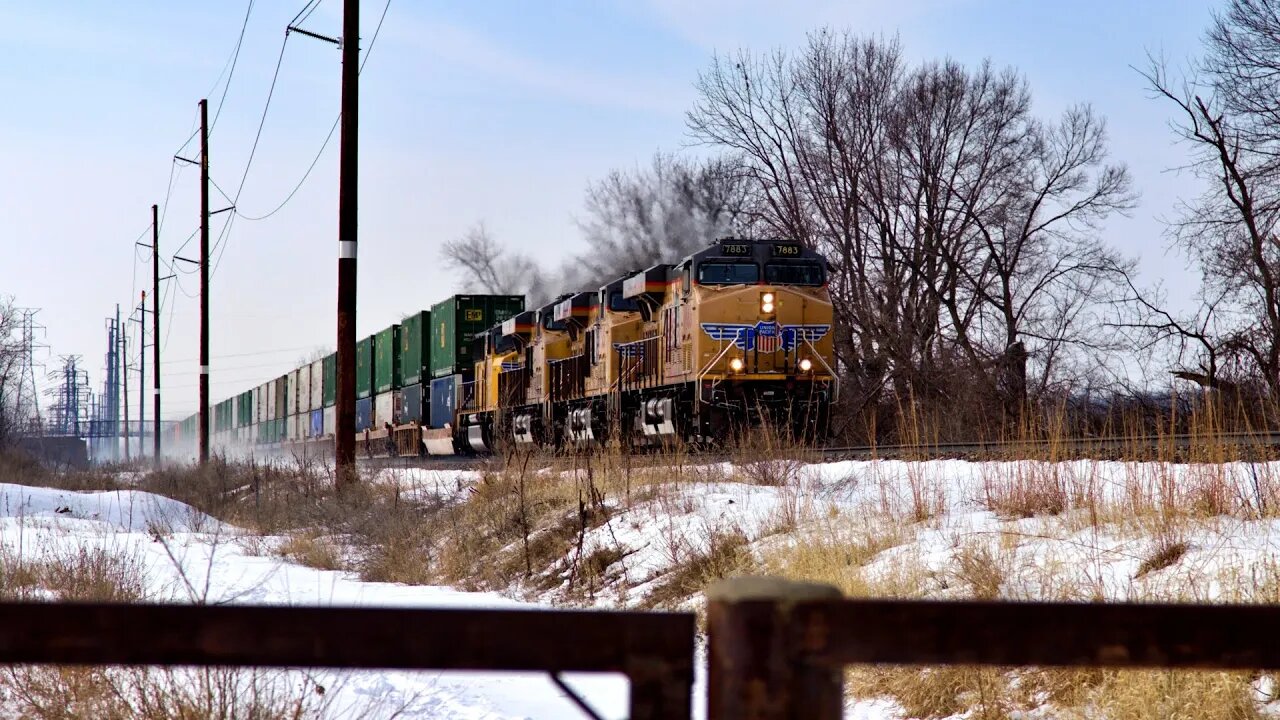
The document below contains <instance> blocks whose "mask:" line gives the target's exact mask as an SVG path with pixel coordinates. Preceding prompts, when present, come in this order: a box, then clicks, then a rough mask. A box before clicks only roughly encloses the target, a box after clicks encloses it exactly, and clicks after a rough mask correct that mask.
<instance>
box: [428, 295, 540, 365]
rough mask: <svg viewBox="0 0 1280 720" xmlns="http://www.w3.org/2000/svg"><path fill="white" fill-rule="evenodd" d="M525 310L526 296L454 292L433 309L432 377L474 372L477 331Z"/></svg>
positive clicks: (482, 330) (480, 331)
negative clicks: (473, 352)
mask: <svg viewBox="0 0 1280 720" xmlns="http://www.w3.org/2000/svg"><path fill="white" fill-rule="evenodd" d="M523 311H524V296H523V295H454V296H453V297H451V298H449V299H448V300H445V301H444V302H441V303H438V304H436V305H435V307H432V308H431V377H444V376H445V375H455V374H458V373H462V374H465V375H471V373H472V371H473V370H474V369H475V358H473V357H472V356H471V340H472V339H473V338H474V337H475V335H476V334H477V333H482V332H484V331H485V330H488V329H489V328H491V327H493V326H494V325H497V324H498V323H500V322H502V321H504V320H506V319H507V318H509V317H511V316H513V315H517V314H519V313H520V312H523Z"/></svg>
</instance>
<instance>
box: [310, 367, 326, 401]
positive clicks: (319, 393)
mask: <svg viewBox="0 0 1280 720" xmlns="http://www.w3.org/2000/svg"><path fill="white" fill-rule="evenodd" d="M322 407H324V361H323V360H317V361H315V362H313V363H311V403H310V404H309V405H308V406H307V409H308V410H319V409H320V408H322Z"/></svg>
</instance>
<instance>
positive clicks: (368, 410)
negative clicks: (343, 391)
mask: <svg viewBox="0 0 1280 720" xmlns="http://www.w3.org/2000/svg"><path fill="white" fill-rule="evenodd" d="M372 422H373V398H371V397H362V398H357V399H356V432H364V431H365V430H368V429H369V426H370V424H371V423H372Z"/></svg>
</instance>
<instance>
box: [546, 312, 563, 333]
mask: <svg viewBox="0 0 1280 720" xmlns="http://www.w3.org/2000/svg"><path fill="white" fill-rule="evenodd" d="M542 327H544V328H546V329H548V330H554V331H556V332H560V331H563V330H564V329H565V328H566V327H568V325H567V324H566V323H565V321H564V320H556V319H555V317H554V316H553V315H552V314H551V312H550V311H546V312H543V313H542Z"/></svg>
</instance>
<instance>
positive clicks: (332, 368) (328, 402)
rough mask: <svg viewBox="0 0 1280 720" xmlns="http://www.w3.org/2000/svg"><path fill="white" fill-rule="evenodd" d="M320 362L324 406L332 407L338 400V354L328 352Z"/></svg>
mask: <svg viewBox="0 0 1280 720" xmlns="http://www.w3.org/2000/svg"><path fill="white" fill-rule="evenodd" d="M321 362H322V363H324V372H323V375H324V379H323V380H322V384H323V385H324V406H325V407H333V405H334V403H336V402H338V354H337V353H329V354H328V355H326V356H325V357H324V360H322V361H321Z"/></svg>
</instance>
